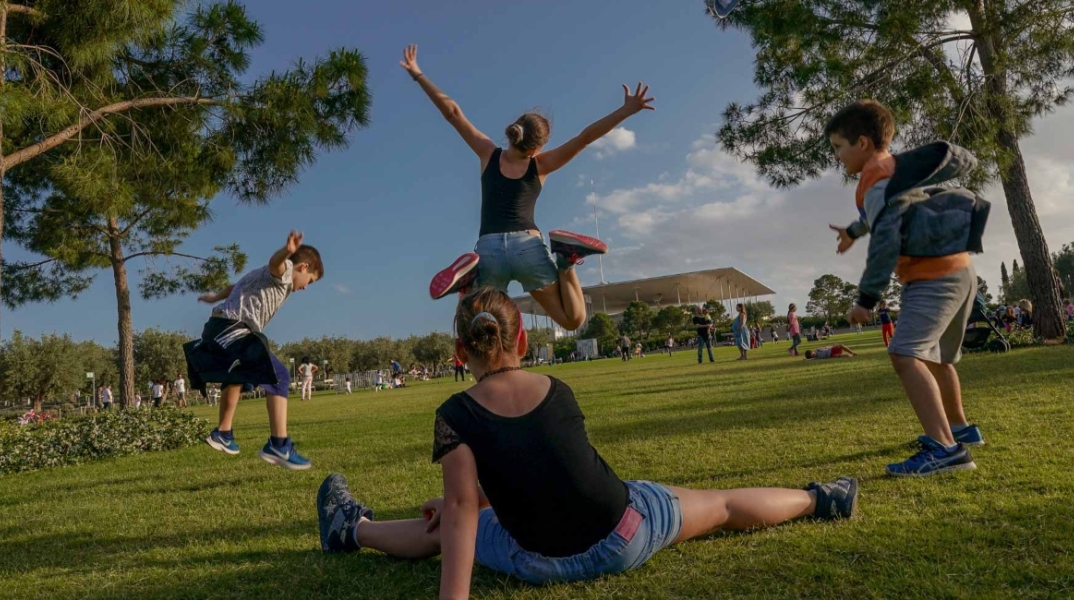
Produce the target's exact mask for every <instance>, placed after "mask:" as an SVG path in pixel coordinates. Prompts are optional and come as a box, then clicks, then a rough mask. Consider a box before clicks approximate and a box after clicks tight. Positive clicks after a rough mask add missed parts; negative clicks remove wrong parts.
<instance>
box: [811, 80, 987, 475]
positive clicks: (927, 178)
mask: <svg viewBox="0 0 1074 600" xmlns="http://www.w3.org/2000/svg"><path fill="white" fill-rule="evenodd" d="M824 133H825V135H827V136H828V138H829V141H830V142H831V144H832V146H833V147H834V149H835V152H836V156H837V159H838V160H839V162H840V163H842V164H843V166H844V167H846V172H847V174H848V175H859V174H860V179H859V181H858V188H857V192H856V195H855V199H856V204H857V208H858V211H859V213H860V215H861V219H860V220H858V221H856V222H855V223H853V224H851V225H850V226H848V227H846V228H842V227H836V226H835V225H832V226H831V228H832V229H833V230H835V231H836V232H837V233H838V239H839V246H838V249H837V252H838V253H840V254H842V253H844V252H846V251H847V250H848V249H850V247H851V246H852V245H853V244H854V241H855V239H856V238H859V237H861V236H863V235H865V234H867V233H871V234H872V235H871V238H870V241H869V254H868V259H867V262H866V266H865V272H864V274H863V275H862V279H861V283H860V284H859V286H858V289H859V290H860V295H859V298H858V302H857V304H856V305H855V306H854V308H853V310H852V311H851V313H850V322H851V323H864V322H866V321H868V320H869V317H870V314H871V311H872V309H873V307H875V306H876V305H877V303H878V302H879V300H880V297H881V295H882V292H883V291H884V289H885V288H886V287H887V285H888V281H889V278H890V277H891V273H892V271H893V270H894V272H895V274H896V275H897V276H898V277H899V280H900V282H901V283H902V285H903V292H902V301H901V303H900V304H901V311H900V313H899V328H898V330H896V331H895V335H894V337H893V338H892V339H891V344H890V345H889V346H888V354H889V355H890V356H891V362H892V365H894V367H895V372H896V373H897V374H898V376H899V379H900V380H901V381H902V385H903V388H904V389H905V390H906V395H907V396H908V397H909V399H910V404H911V405H912V406H913V408H914V412H915V413H917V417H918V420H919V421H920V422H921V425H922V427H923V428H924V430H925V434H926V435H923V436H920V437H919V438H918V440H919V442H920V444H921V450H920V451H919V452H917V453H916V454H914V455H913V456H911V457H910V458H909V459H907V460H905V461H903V462H900V463H894V464H890V465H888V466H887V471H888V473H889V474H891V475H896V476H906V475H931V474H933V473H941V472H945V471H954V470H961V469H975V468H976V465H975V464H974V462H973V458H972V457H971V456H970V453H969V450H968V449H967V448H966V445H978V444H983V443H984V438H983V437H982V436H981V431H980V429H979V428H978V427H977V426H976V425H970V424H969V423H967V421H966V415H965V414H964V413H963V410H962V390H961V387H960V384H959V379H958V373H956V372H955V363H957V362H958V360H959V358H960V357H961V345H962V337H963V334H964V332H965V330H966V322H967V320H968V319H969V315H970V311H971V310H972V307H973V301H974V297H975V294H976V293H977V275H976V273H975V272H974V269H973V265H972V263H971V262H970V257H969V254H968V253H967V252H964V251H963V252H955V253H951V254H948V255H940V256H915V257H910V256H903V255H901V251H902V248H903V243H904V242H903V236H902V232H901V227H902V225H903V215H904V213H905V210H906V207H907V205H908V204H909V203H910V201H911V195H913V194H917V195H921V196H922V197H924V196H927V195H928V194H929V193H930V190H927V189H924V188H925V187H926V186H927V185H935V184H938V183H940V182H943V181H947V180H949V179H953V178H955V177H959V176H961V175H965V174H966V173H967V172H968V171H969V170H970V169H972V168H973V167H974V166H975V165H976V159H974V158H973V156H972V155H970V154H969V153H968V152H966V151H965V150H963V149H962V148H958V147H957V146H953V145H950V144H947V143H936V144H930V145H928V146H924V147H922V148H918V149H915V150H911V151H909V152H906V153H903V154H900V155H899V156H898V157H897V158H896V157H894V156H892V155H891V154H890V153H888V145H889V144H890V143H891V139H892V137H894V134H895V124H894V118H893V117H892V114H891V112H890V111H889V110H888V109H887V108H886V107H885V106H884V105H882V104H880V103H879V102H876V101H873V100H864V101H861V102H855V103H854V104H851V105H850V106H847V107H846V108H844V109H842V110H841V111H839V112H838V113H836V115H835V116H834V117H832V119H831V121H830V122H829V123H828V125H827V127H826V128H825V131H824ZM936 243H940V242H936ZM943 247H944V248H946V247H947V246H943Z"/></svg>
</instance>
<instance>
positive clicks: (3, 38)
mask: <svg viewBox="0 0 1074 600" xmlns="http://www.w3.org/2000/svg"><path fill="white" fill-rule="evenodd" d="M4 8H7V7H6V6H5V7H4ZM6 80H7V11H6V10H4V11H0V98H2V97H3V94H4V82H5V81H6ZM3 246H4V120H3V119H2V118H0V299H2V298H3V297H4V274H3V264H4V247H3ZM0 310H3V306H2V303H0ZM0 339H3V330H2V329H0Z"/></svg>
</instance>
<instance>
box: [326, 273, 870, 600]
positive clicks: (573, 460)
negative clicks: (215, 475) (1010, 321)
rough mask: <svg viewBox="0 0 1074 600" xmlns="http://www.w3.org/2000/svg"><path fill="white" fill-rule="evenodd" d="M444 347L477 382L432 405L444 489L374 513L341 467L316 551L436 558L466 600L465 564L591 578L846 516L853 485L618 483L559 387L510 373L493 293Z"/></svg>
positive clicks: (472, 295)
mask: <svg viewBox="0 0 1074 600" xmlns="http://www.w3.org/2000/svg"><path fill="white" fill-rule="evenodd" d="M455 331H456V335H457V339H456V351H457V352H458V356H459V358H460V359H461V360H463V361H465V362H467V363H469V366H470V370H471V371H472V372H473V374H474V376H475V377H477V380H478V382H477V384H476V385H474V386H473V387H471V388H470V389H468V390H466V391H465V392H461V393H458V394H455V395H453V396H451V398H449V399H448V400H447V401H446V402H444V403H443V404H442V405H441V406H440V408H439V409H437V411H436V421H435V427H434V441H433V461H434V462H440V463H441V465H442V467H443V478H444V497H443V498H435V499H433V500H429V501H428V502H426V503H425V504H424V505H423V506H422V513H423V517H424V518H416V519H409V520H399V521H383V522H382V521H374V520H373V511H372V510H370V509H369V508H368V507H366V506H365V505H363V504H361V503H359V502H357V501H356V500H355V499H354V498H353V497H352V495H351V493H350V490H349V489H348V487H347V482H346V479H345V478H344V477H343V476H342V475H340V474H332V475H329V476H328V478H327V479H325V480H324V483H322V484H321V487H320V489H319V490H318V492H317V517H318V521H319V527H320V535H321V548H322V550H324V551H325V552H355V551H358V550H360V549H362V548H372V549H375V550H380V551H381V552H385V553H387V554H389V555H391V556H395V557H400V558H426V557H433V556H436V555H438V554H442V555H443V561H442V567H441V569H442V573H441V579H440V597H441V598H466V597H468V596H469V594H470V578H471V574H472V571H473V564H474V562H475V561H476V562H478V563H480V564H482V565H484V566H486V567H488V568H490V569H493V570H495V571H498V572H500V573H505V574H508V575H511V576H514V577H516V578H518V579H521V580H523V581H526V582H529V583H532V584H546V583H551V582H564V581H578V580H584V579H593V578H596V577H599V576H601V575H605V574H611V573H622V572H624V571H628V570H630V569H634V568H637V567H639V566H641V565H642V564H643V563H644V562H645V561H647V560H648V559H649V558H650V557H651V556H652V555H653V554H655V553H656V552H657V551H658V550H660V549H661V548H665V547H667V546H670V545H672V544H675V543H678V542H683V541H686V540H689V539H692V538H697V537H701V536H706V535H709V534H711V533H713V532H715V531H717V530H720V529H730V530H745V529H754V528H759V527H767V526H771V525H776V524H778V523H782V522H784V521H787V520H790V519H796V518H801V517H814V518H817V519H844V518H849V517H851V516H853V515H854V513H855V508H856V503H857V496H858V482H857V480H855V479H853V478H849V477H841V478H839V479H837V480H835V481H833V482H831V483H825V484H818V483H810V484H809V485H808V486H807V487H806V488H805V489H804V490H798V489H780V488H750V489H736V490H690V489H684V488H679V487H671V486H665V485H661V484H658V483H652V482H649V481H623V480H621V479H619V477H618V476H617V475H616V474H615V472H614V471H613V470H612V468H611V467H610V466H608V464H607V463H606V462H604V459H602V458H601V456H600V454H599V453H598V452H597V450H596V449H595V448H593V446H592V445H590V443H589V438H588V437H587V436H586V431H585V417H584V416H583V415H582V411H581V410H580V409H579V406H578V402H577V401H576V400H575V397H574V393H573V392H572V391H571V388H570V387H569V386H567V384H565V383H563V382H562V381H559V380H557V379H555V378H553V377H549V376H547V375H538V374H535V373H529V372H526V371H523V370H521V367H520V366H519V361H520V360H521V358H522V357H523V356H524V355H525V354H526V348H527V347H528V346H527V342H528V339H527V336H526V331H525V329H523V327H522V319H521V314H520V313H519V309H518V307H517V306H516V305H515V304H514V302H512V301H511V299H510V297H508V295H507V294H505V293H504V292H501V291H498V290H496V289H493V288H488V287H485V288H477V289H474V290H472V291H470V292H469V293H467V294H466V296H464V297H463V298H462V300H461V302H460V303H459V307H458V309H457V311H456V315H455Z"/></svg>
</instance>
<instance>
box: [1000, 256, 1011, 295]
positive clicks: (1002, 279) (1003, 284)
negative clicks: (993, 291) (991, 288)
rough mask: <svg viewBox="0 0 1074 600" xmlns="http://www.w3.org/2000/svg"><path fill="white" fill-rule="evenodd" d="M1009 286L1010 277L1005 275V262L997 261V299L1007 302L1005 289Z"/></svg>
mask: <svg viewBox="0 0 1074 600" xmlns="http://www.w3.org/2000/svg"><path fill="white" fill-rule="evenodd" d="M1010 287H1011V278H1010V277H1009V276H1008V275H1007V263H1004V262H1001V263H999V301H1000V302H1002V303H1003V304H1007V290H1009V289H1010Z"/></svg>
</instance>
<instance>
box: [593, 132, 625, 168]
mask: <svg viewBox="0 0 1074 600" xmlns="http://www.w3.org/2000/svg"><path fill="white" fill-rule="evenodd" d="M634 146H635V138H634V132H633V131H631V130H629V129H627V128H626V127H616V128H615V129H613V130H611V131H609V132H608V133H607V134H606V135H605V136H604V137H602V138H600V139H599V140H597V141H595V142H593V143H592V144H590V145H589V147H590V148H593V149H594V150H596V151H597V154H596V156H597V159H599V160H603V159H605V158H607V157H609V156H611V155H613V154H615V153H617V152H623V151H625V150H630V149H631V148H633V147H634Z"/></svg>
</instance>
